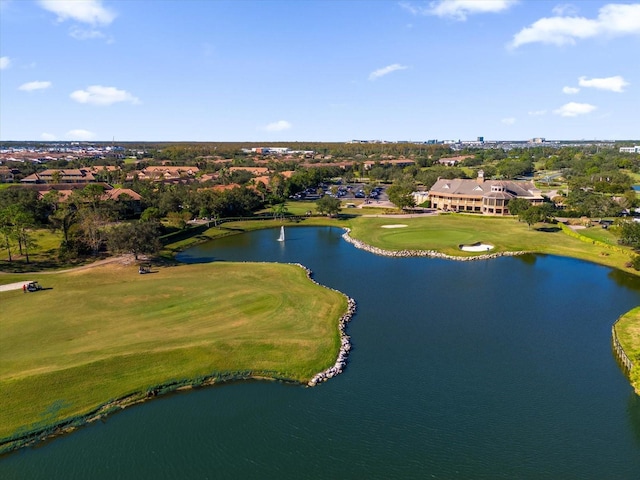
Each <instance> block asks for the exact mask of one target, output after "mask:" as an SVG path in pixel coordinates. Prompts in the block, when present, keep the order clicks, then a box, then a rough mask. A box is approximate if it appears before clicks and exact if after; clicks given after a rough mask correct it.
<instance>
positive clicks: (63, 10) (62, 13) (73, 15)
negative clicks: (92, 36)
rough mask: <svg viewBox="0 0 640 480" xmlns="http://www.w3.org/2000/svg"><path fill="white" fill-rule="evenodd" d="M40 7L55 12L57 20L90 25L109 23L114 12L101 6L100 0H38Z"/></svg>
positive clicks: (114, 16)
mask: <svg viewBox="0 0 640 480" xmlns="http://www.w3.org/2000/svg"><path fill="white" fill-rule="evenodd" d="M38 3H39V4H40V6H41V7H42V8H44V9H45V10H48V11H50V12H53V13H55V14H56V15H57V16H58V21H59V22H64V21H65V20H68V19H71V20H75V21H76V22H81V23H88V24H90V25H109V24H110V23H111V22H113V20H114V19H115V18H116V14H115V13H114V12H112V11H111V10H109V9H107V8H105V7H103V6H102V1H101V0H39V1H38Z"/></svg>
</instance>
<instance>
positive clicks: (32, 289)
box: [27, 282, 42, 292]
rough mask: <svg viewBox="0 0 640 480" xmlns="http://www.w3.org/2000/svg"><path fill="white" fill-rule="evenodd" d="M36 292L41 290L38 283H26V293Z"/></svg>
mask: <svg viewBox="0 0 640 480" xmlns="http://www.w3.org/2000/svg"><path fill="white" fill-rule="evenodd" d="M38 290H42V285H40V284H39V283H38V282H29V283H27V291H28V292H37V291H38Z"/></svg>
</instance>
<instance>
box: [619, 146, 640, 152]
mask: <svg viewBox="0 0 640 480" xmlns="http://www.w3.org/2000/svg"><path fill="white" fill-rule="evenodd" d="M620 153H640V145H636V146H635V147H620Z"/></svg>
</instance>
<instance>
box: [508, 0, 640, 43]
mask: <svg viewBox="0 0 640 480" xmlns="http://www.w3.org/2000/svg"><path fill="white" fill-rule="evenodd" d="M621 35H640V3H637V4H629V5H626V4H608V5H605V6H603V7H602V8H600V10H599V11H598V17H597V18H595V19H589V18H585V17H576V16H562V15H558V16H555V17H550V18H541V19H540V20H537V21H536V22H534V23H533V24H532V25H531V26H530V27H527V28H523V29H522V30H520V31H519V32H518V33H516V34H515V35H514V37H513V40H512V42H511V45H510V46H511V47H512V48H517V47H519V46H521V45H525V44H527V43H536V42H539V43H548V44H552V45H575V43H576V40H582V39H585V38H592V37H598V36H603V37H614V36H621Z"/></svg>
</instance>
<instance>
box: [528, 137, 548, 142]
mask: <svg viewBox="0 0 640 480" xmlns="http://www.w3.org/2000/svg"><path fill="white" fill-rule="evenodd" d="M546 141H547V139H546V138H544V137H536V138H532V139H531V140H530V143H544V142H546Z"/></svg>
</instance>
